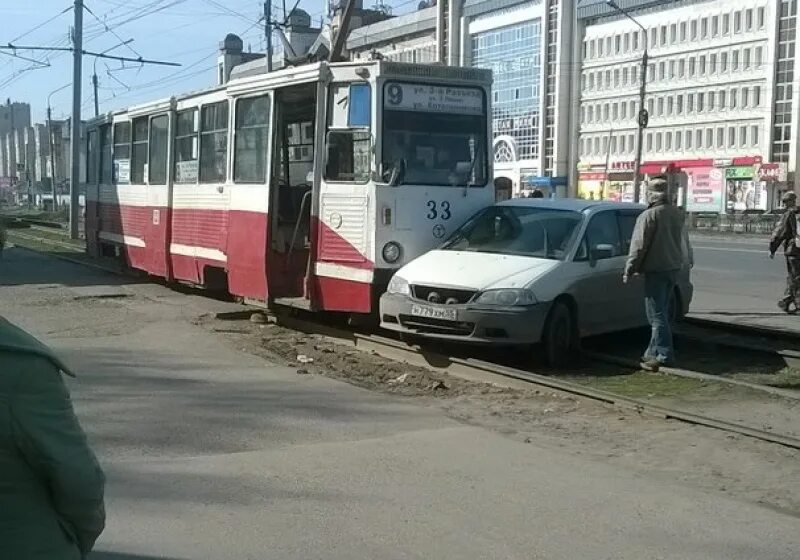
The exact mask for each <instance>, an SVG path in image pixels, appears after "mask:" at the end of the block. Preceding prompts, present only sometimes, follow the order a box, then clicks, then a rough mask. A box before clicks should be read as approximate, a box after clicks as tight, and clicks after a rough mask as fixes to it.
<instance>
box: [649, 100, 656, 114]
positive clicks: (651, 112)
mask: <svg viewBox="0 0 800 560" xmlns="http://www.w3.org/2000/svg"><path fill="white" fill-rule="evenodd" d="M654 109H655V102H654V101H653V98H652V97H651V98H649V99H648V100H647V112H648V113H649V114H651V115H652V114H653V113H654Z"/></svg>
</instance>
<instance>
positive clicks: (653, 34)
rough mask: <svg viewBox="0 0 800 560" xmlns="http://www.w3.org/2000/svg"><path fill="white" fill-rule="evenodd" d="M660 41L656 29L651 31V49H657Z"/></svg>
mask: <svg viewBox="0 0 800 560" xmlns="http://www.w3.org/2000/svg"><path fill="white" fill-rule="evenodd" d="M657 41H658V32H657V30H656V29H655V28H653V29H651V30H650V47H651V48H655V46H656V43H657Z"/></svg>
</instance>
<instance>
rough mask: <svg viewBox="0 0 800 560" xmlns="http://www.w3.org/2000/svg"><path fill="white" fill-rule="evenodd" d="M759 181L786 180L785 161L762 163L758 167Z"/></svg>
mask: <svg viewBox="0 0 800 560" xmlns="http://www.w3.org/2000/svg"><path fill="white" fill-rule="evenodd" d="M758 179H759V181H767V182H774V181H779V182H784V181H786V164H785V163H762V164H761V166H760V167H759V168H758Z"/></svg>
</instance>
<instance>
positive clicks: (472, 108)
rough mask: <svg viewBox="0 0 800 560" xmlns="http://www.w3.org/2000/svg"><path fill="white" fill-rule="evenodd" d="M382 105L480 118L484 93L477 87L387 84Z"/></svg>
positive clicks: (388, 107)
mask: <svg viewBox="0 0 800 560" xmlns="http://www.w3.org/2000/svg"><path fill="white" fill-rule="evenodd" d="M383 106H384V107H385V108H387V109H394V110H398V111H420V112H426V113H450V114H456V115H482V114H483V93H482V92H481V90H479V89H478V88H464V87H447V86H430V85H422V84H407V83H400V82H390V83H388V84H386V88H385V90H384V97H383Z"/></svg>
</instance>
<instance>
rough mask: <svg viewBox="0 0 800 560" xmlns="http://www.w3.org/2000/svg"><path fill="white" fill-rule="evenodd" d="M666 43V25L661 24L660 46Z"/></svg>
mask: <svg viewBox="0 0 800 560" xmlns="http://www.w3.org/2000/svg"><path fill="white" fill-rule="evenodd" d="M666 44H667V26H666V25H662V26H661V46H662V47H663V46H665V45H666Z"/></svg>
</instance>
